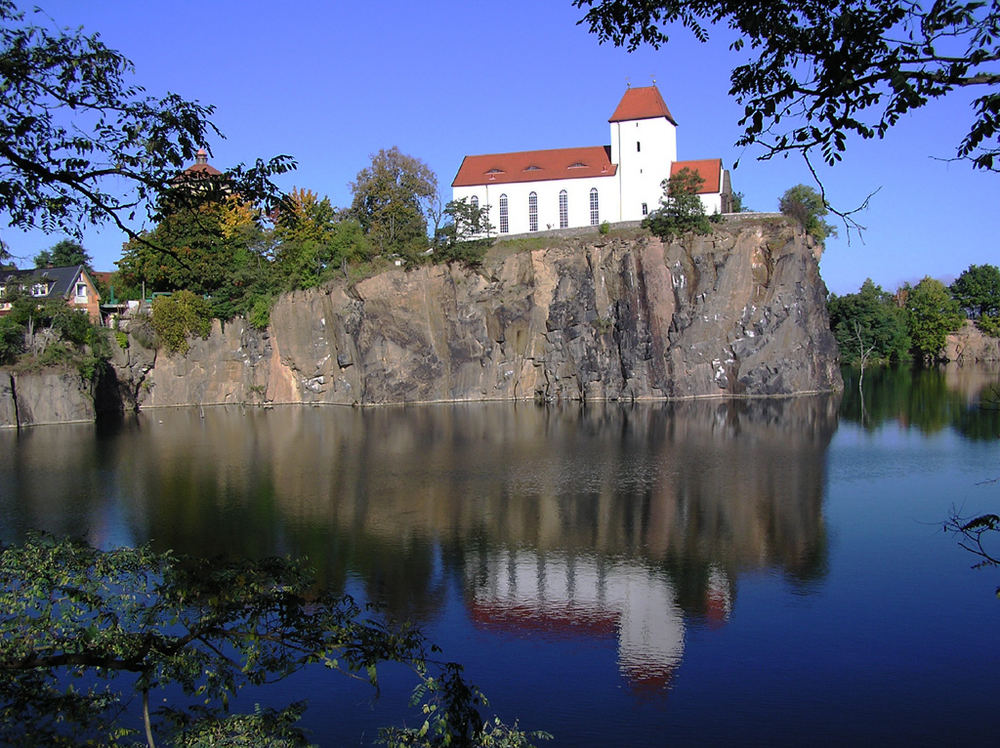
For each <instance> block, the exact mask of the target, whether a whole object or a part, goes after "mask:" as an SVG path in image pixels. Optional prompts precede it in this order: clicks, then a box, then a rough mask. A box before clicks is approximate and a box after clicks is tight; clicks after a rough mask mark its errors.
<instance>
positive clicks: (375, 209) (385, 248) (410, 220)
mask: <svg viewBox="0 0 1000 748" xmlns="http://www.w3.org/2000/svg"><path fill="white" fill-rule="evenodd" d="M371 159H372V162H371V165H370V166H368V167H366V168H364V169H362V170H361V171H359V172H358V175H357V177H355V179H354V181H353V182H351V192H352V193H353V194H354V200H353V202H352V203H351V212H352V213H353V214H354V216H355V217H356V218H357V219H358V221H359V222H360V223H361V227H362V228H363V229H364V231H365V233H366V234H367V235H368V238H369V239H370V241H371V243H372V244H373V245H374V246H375V247H376V248H377V249H378V251H379V252H398V253H400V254H403V255H414V254H415V253H416V250H419V249H424V248H426V246H427V222H428V219H429V217H430V212H431V210H432V207H433V204H434V201H435V199H436V196H437V177H436V176H435V175H434V172H433V171H431V169H430V167H429V166H427V164H425V163H424V162H423V161H421V160H420V159H418V158H414V157H413V156H407V155H406V154H405V153H403V152H402V151H400V150H399V148H397V147H395V146H393V147H392V148H390V149H389V150H381V151H379V152H378V153H374V154H372V157H371Z"/></svg>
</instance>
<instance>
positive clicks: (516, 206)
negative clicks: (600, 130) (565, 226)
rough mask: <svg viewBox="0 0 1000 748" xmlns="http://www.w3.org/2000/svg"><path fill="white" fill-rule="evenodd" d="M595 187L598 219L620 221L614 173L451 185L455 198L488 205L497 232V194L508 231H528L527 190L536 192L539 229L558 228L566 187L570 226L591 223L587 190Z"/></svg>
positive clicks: (575, 226)
mask: <svg viewBox="0 0 1000 748" xmlns="http://www.w3.org/2000/svg"><path fill="white" fill-rule="evenodd" d="M594 187H596V188H597V194H598V206H599V213H600V217H599V220H598V223H601V222H603V221H608V222H609V223H614V222H616V221H620V220H621V218H620V217H619V216H620V210H619V202H618V194H619V189H618V180H617V178H616V177H614V176H607V177H589V178H585V179H551V180H547V181H543V182H521V183H515V184H488V185H477V186H474V187H454V188H452V197H453V199H455V200H461V199H462V198H466V199H468V200H470V201H471V199H472V197H473V196H476V197H478V198H479V205H480V207H483V206H486V205H489V206H490V214H489V216H490V223H491V224H493V228H494V229H495V232H496V233H497V234H499V233H500V195H502V194H505V195H507V206H508V211H509V213H508V217H509V220H508V224H509V231H508V232H507V233H509V234H526V233H528V194H529V193H530V192H535V193H536V194H537V195H538V230H539V231H546V230H547V229H550V228H552V229H557V228H559V192H560V190H566V198H567V208H568V218H569V227H570V228H577V227H581V226H590V225H591V224H590V190H591V188H594Z"/></svg>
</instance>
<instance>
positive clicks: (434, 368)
mask: <svg viewBox="0 0 1000 748" xmlns="http://www.w3.org/2000/svg"><path fill="white" fill-rule="evenodd" d="M512 247H513V245H508V244H498V245H497V246H496V247H495V248H494V249H493V250H492V252H491V256H490V257H489V258H488V259H487V261H486V262H484V264H483V267H482V268H481V269H479V270H476V271H473V270H469V269H467V268H465V267H462V266H459V265H457V264H456V265H430V266H425V267H421V268H418V269H416V270H412V271H407V270H403V269H395V270H391V271H388V272H385V273H382V274H380V275H377V276H375V277H372V278H368V279H366V280H364V281H361V282H359V283H356V284H354V285H348V284H346V283H342V282H333V283H330V284H328V285H327V286H325V287H323V288H319V289H312V290H309V291H299V292H295V293H291V294H288V295H286V296H284V297H282V298H281V299H280V300H279V301H278V302H277V304H276V305H275V307H274V309H273V310H272V313H271V325H270V327H269V328H268V329H267V330H266V331H260V330H256V329H254V328H252V327H250V326H249V325H248V324H246V323H245V322H244V321H243V320H241V319H235V320H233V321H231V322H227V323H226V324H224V325H223V324H221V323H219V322H215V324H214V326H213V328H212V332H211V334H210V335H209V337H208V338H207V339H204V340H202V339H194V340H192V341H191V349H190V351H189V352H188V353H187V354H185V355H177V354H168V353H166V352H164V351H162V350H161V351H159V352H156V351H153V350H152V349H150V348H148V347H146V346H148V345H149V341H148V339H147V338H148V333H146V334H145V335H131V334H130V336H129V338H130V339H129V343H128V345H127V346H126V347H124V348H121V347H119V346H117V345H115V346H112V347H113V348H114V351H115V355H114V360H113V361H112V366H111V367H109V368H108V369H107V371H106V372H105V375H104V376H103V377H102V378H101V380H100V381H99V382H98V386H97V387H94V388H91V387H89V385H86V384H85V383H82V382H81V381H80V378H79V376H78V375H76V373H75V372H71V371H65V372H61V371H60V372H42V373H34V374H9V373H7V372H3V373H2V374H3V375H2V376H0V423H2V424H6V425H15V424H17V423H20V424H22V425H24V424H28V423H50V422H57V421H63V422H64V421H74V420H93V419H94V417H95V414H96V413H97V412H98V411H102V412H103V411H108V410H110V411H120V410H122V409H123V408H129V409H133V408H148V407H161V406H176V405H211V404H220V403H246V404H268V403H275V404H277V403H304V404H322V403H337V404H348V405H353V404H361V405H370V404H379V403H406V402H433V401H473V400H515V399H536V400H544V401H550V400H620V399H628V400H641V399H658V398H689V397H711V396H773V395H792V394H801V393H809V392H819V391H828V390H836V389H839V388H840V387H841V386H842V382H841V378H840V369H839V363H838V355H837V347H836V344H835V342H834V339H833V336H832V334H831V333H830V330H829V322H828V318H827V313H826V305H825V299H826V288H825V286H824V284H823V281H822V280H821V279H820V277H819V270H818V262H817V261H818V252H819V248H818V247H816V246H815V245H814V244H813V243H812V242H811V240H810V239H809V238H808V237H806V236H805V235H804V234H803V233H802V232H801V231H800V230H799V229H798V228H797V226H795V225H793V224H791V223H790V222H788V221H786V220H785V219H783V218H782V217H780V216H777V217H775V216H765V217H759V216H758V217H743V218H739V219H733V220H728V221H727V222H725V223H723V224H721V225H718V226H716V227H715V229H714V231H713V232H712V233H711V234H710V235H706V236H689V237H685V238H683V239H680V240H677V241H674V242H669V243H663V242H661V241H659V240H657V239H655V238H652V237H650V236H648V235H647V234H645V233H644V232H641V231H638V230H637V231H635V232H634V233H633V235H632V236H622V235H619V236H617V237H599V236H596V235H592V236H590V237H586V238H584V237H578V238H570V239H567V238H565V237H562V238H559V237H554V238H553V244H552V246H551V247H549V248H542V249H535V250H532V251H522V252H513V251H512ZM144 344H145V345H144ZM95 402H96V403H97V405H96V406H95Z"/></svg>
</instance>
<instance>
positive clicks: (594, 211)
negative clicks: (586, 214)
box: [590, 187, 601, 226]
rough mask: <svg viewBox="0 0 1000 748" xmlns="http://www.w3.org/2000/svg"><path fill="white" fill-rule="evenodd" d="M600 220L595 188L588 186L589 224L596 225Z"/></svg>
mask: <svg viewBox="0 0 1000 748" xmlns="http://www.w3.org/2000/svg"><path fill="white" fill-rule="evenodd" d="M600 222H601V211H600V208H599V205H598V202H597V188H596V187H591V188H590V225H591V226H596V225H597V224H599V223H600Z"/></svg>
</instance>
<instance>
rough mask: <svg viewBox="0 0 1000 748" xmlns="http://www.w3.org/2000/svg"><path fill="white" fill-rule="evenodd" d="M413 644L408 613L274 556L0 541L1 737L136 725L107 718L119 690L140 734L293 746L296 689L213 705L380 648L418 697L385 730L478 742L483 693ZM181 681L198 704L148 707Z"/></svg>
mask: <svg viewBox="0 0 1000 748" xmlns="http://www.w3.org/2000/svg"><path fill="white" fill-rule="evenodd" d="M427 651H428V645H427V643H426V642H425V640H424V639H423V637H422V636H421V635H420V633H419V632H418V631H416V630H415V629H413V628H412V627H409V626H405V625H403V626H394V625H391V624H389V623H387V622H385V621H382V620H381V619H380V618H379V617H378V616H377V615H376V614H375V612H374V611H372V610H371V609H365V608H361V607H360V606H358V605H357V604H356V603H355V602H354V601H353V600H351V598H349V597H336V596H333V595H330V594H329V593H327V592H324V591H323V590H322V589H318V587H317V584H316V580H315V578H314V577H313V575H312V573H311V572H310V571H309V570H308V569H306V568H305V567H304V566H303V565H302V564H301V563H298V562H293V561H289V560H287V559H276V558H271V559H264V560H261V561H224V560H220V559H214V560H207V559H195V558H187V557H182V556H177V555H175V554H173V553H170V552H162V553H161V552H155V551H153V550H152V549H151V548H149V547H148V546H143V547H140V548H120V549H116V550H110V551H100V550H97V549H94V548H91V547H89V546H87V545H85V544H83V543H79V542H72V541H65V540H57V539H55V538H52V537H51V536H48V535H40V534H33V535H31V536H29V538H28V539H27V541H26V542H25V543H23V544H22V545H18V546H6V547H0V739H2V740H3V741H4V742H5V743H9V744H11V745H13V744H16V745H22V746H30V745H39V746H42V745H44V746H50V745H79V744H91V743H96V744H100V745H120V744H122V742H121V741H122V740H123V739H125V738H127V737H128V736H129V735H130V734H134V730H131V729H129V728H128V727H127V726H123V725H122V724H121V723H120V720H121V719H122V715H123V714H124V710H125V709H126V708H128V707H129V705H130V704H134V703H136V702H135V701H134V700H133V699H131V698H130V697H129V695H128V693H129V691H131V692H133V693H134V694H136V695H137V696H139V697H140V698H139V702H138V704H137V708H138V712H139V713H138V714H135V716H138V717H141V721H142V725H143V732H144V736H145V743H146V745H148V746H149V747H150V748H153V747H154V746H155V745H156V742H155V737H156V735H158V734H159V735H164V734H169V735H170V737H171V738H172V742H173V744H174V745H178V746H182V745H184V746H195V745H199V746H204V745H270V746H301V745H306V740H305V736H304V734H303V732H302V731H301V730H300V729H298V728H297V727H296V726H295V721H296V720H297V718H298V716H299V715H301V713H302V711H303V709H304V708H305V705H304V704H301V703H300V704H293V705H291V706H290V707H288V708H286V709H283V710H277V711H276V710H271V709H266V710H261V711H258V712H256V713H255V714H252V715H230V716H226V714H225V713H226V711H227V705H228V702H229V699H230V698H231V697H233V696H234V695H235V694H237V693H238V692H239V691H240V690H242V689H243V688H244V687H246V686H248V685H262V684H265V683H270V682H273V681H275V680H280V679H282V678H284V677H287V676H288V675H291V674H292V673H294V672H296V671H298V670H301V669H302V668H304V667H306V666H309V665H315V666H325V667H326V668H328V669H330V670H336V671H339V672H341V673H345V674H347V675H349V676H352V677H355V678H359V679H362V680H365V681H369V682H370V683H371V684H372V685H373V686H377V684H378V677H377V671H378V666H379V665H380V663H384V662H398V663H403V664H405V665H408V666H409V667H410V668H412V670H413V672H414V674H415V676H416V678H417V681H418V683H419V684H420V694H421V695H423V696H425V697H426V698H423V699H421V701H422V709H421V711H422V714H423V715H425V716H424V717H423V719H424V722H425V724H424V725H423V726H422V727H421V728H416V729H410V730H402V731H397V732H390V733H389V735H390V736H395V738H394V739H393V740H391V741H390V742H391V744H394V745H396V744H398V745H404V744H406V745H433V746H440V745H453V746H473V745H483V744H486V743H485V738H487V737H489V736H490V734H491V733H492V732H493V731H492V729H491V727H492V726H491V725H490V724H489V723H484V720H483V719H482V718H481V716H480V714H479V711H478V708H477V707H478V706H479V705H481V704H483V703H484V700H483V697H482V694H480V693H479V691H478V690H476V689H475V688H474V687H472V686H469V685H468V684H467V683H465V681H464V680H463V679H462V677H461V668H460V667H459V666H457V665H454V664H452V663H448V664H445V665H443V666H441V667H440V670H439V669H438V665H437V664H436V663H433V662H431V661H429V660H428V658H427ZM180 692H183V694H185V695H186V696H187V697H197V698H198V701H199V702H201V703H200V705H197V706H193V707H189V706H187V705H185V704H183V703H182V704H174V705H167V706H165V707H161V708H160V709H159V710H157V711H155V712H154V711H153V710H152V709H151V707H150V704H151V703H153V698H152V697H153V696H154V695H157V694H162V695H164V696H172V697H173V698H176V696H177V695H178V694H179V693H180ZM158 700H159V699H158ZM501 727H503V726H502V725H501ZM519 735H523V734H520V733H518V732H517V731H516V730H515V729H513V728H506V727H503V730H502V732H501V733H499V736H500V737H509V738H510V740H509V741H508V742H506V743H500V742H497V744H499V745H510V746H525V745H528V736H523V739H521V738H519V737H518V736H519Z"/></svg>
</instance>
